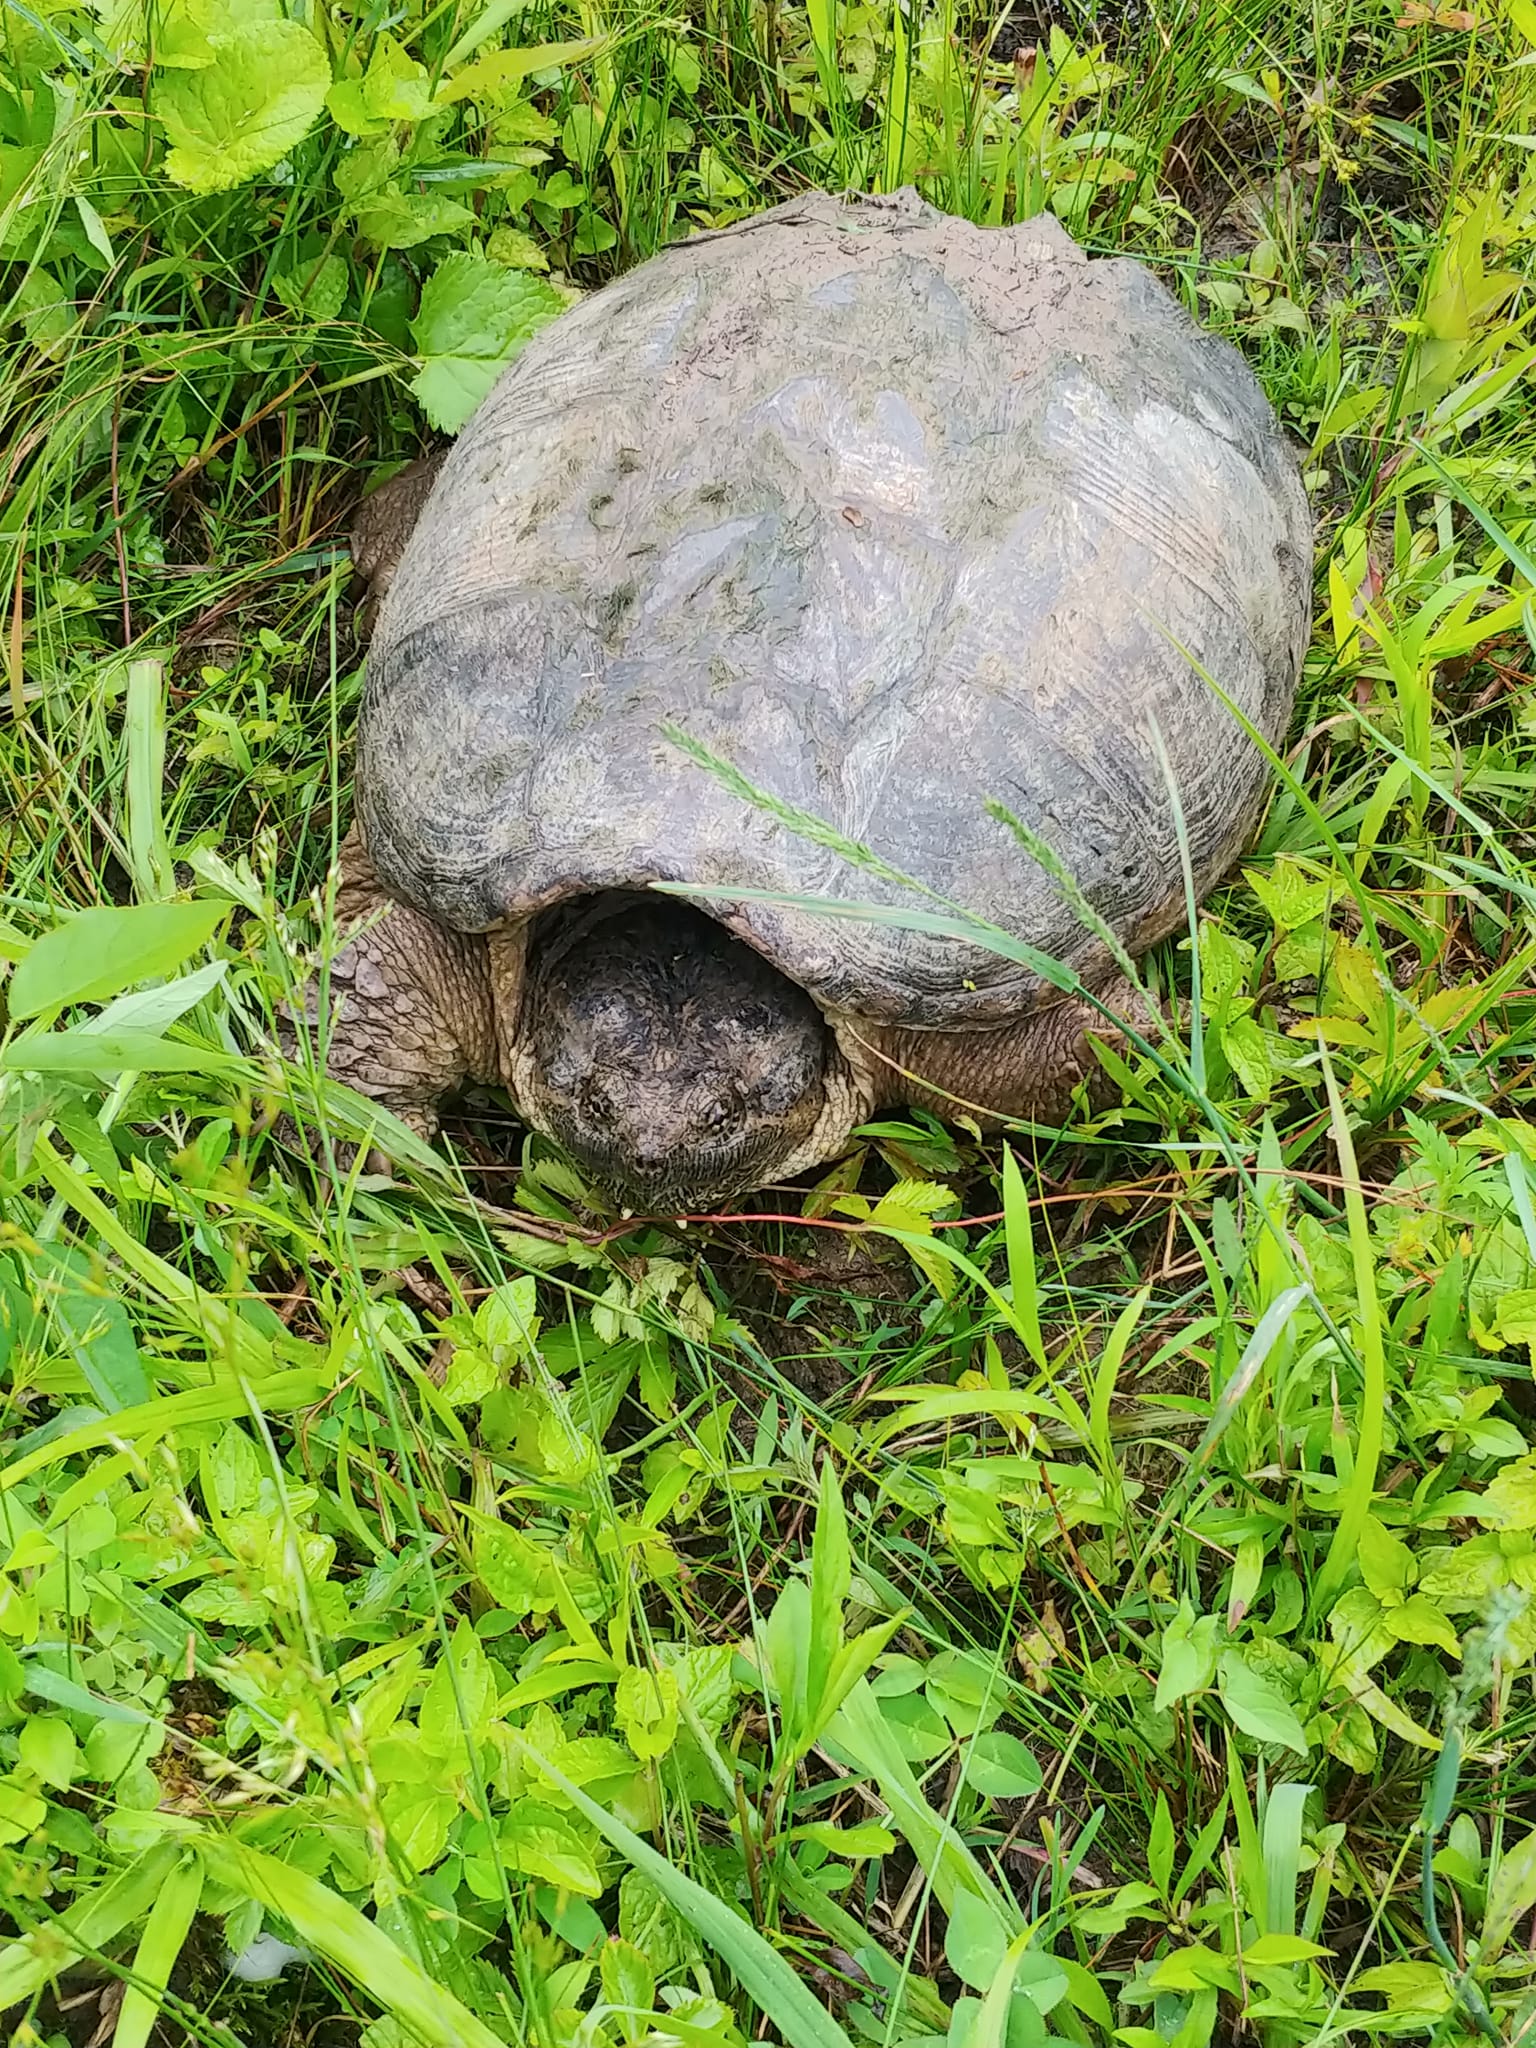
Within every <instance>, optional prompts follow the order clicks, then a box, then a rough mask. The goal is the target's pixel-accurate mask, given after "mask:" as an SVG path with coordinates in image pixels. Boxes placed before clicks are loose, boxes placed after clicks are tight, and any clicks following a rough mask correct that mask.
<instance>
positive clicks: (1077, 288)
mask: <svg viewBox="0 0 1536 2048" xmlns="http://www.w3.org/2000/svg"><path fill="white" fill-rule="evenodd" d="M1310 568H1311V522H1310V517H1309V513H1308V507H1307V502H1306V497H1305V493H1304V492H1303V490H1302V487H1301V483H1300V480H1299V477H1298V474H1297V470H1296V465H1295V463H1294V461H1293V459H1292V457H1291V455H1290V454H1289V452H1288V450H1287V448H1286V445H1285V443H1284V441H1283V438H1282V435H1281V432H1280V428H1279V425H1278V422H1277V421H1276V419H1275V417H1274V414H1273V413H1272V411H1271V410H1270V407H1269V405H1268V403H1267V401H1266V400H1265V398H1264V396H1263V394H1262V392H1261V391H1260V389H1259V386H1258V384H1257V383H1256V382H1255V380H1254V378H1253V376H1252V375H1251V373H1250V372H1249V370H1248V369H1247V367H1246V366H1245V364H1244V363H1243V361H1242V359H1241V357H1240V356H1239V355H1238V354H1237V353H1236V351H1235V350H1234V349H1232V348H1231V347H1230V346H1228V345H1227V344H1226V343H1225V342H1222V341H1220V340H1218V339H1216V338H1215V337H1213V336H1210V335H1208V334H1205V333H1203V332H1202V331H1201V330H1200V329H1199V328H1198V327H1197V326H1196V325H1195V324H1194V323H1193V322H1192V321H1191V320H1190V319H1189V317H1188V316H1187V315H1186V314H1185V312H1184V311H1183V310H1182V308H1181V307H1180V306H1179V305H1178V304H1177V303H1176V302H1175V301H1174V299H1173V298H1171V297H1170V296H1169V294H1168V293H1167V291H1166V290H1165V289H1164V288H1163V286H1162V285H1161V284H1160V283H1158V281H1157V280H1156V279H1155V278H1154V277H1153V276H1152V275H1151V274H1150V273H1149V272H1148V271H1147V270H1145V269H1144V268H1142V267H1141V266H1140V265H1138V264H1136V263H1133V262H1129V261H1125V260H1110V261H1090V260H1089V259H1088V258H1087V257H1086V256H1085V255H1084V254H1083V252H1082V251H1081V250H1080V249H1079V248H1078V247H1077V246H1076V244H1075V243H1074V242H1073V241H1072V240H1071V239H1070V237H1069V236H1068V235H1067V234H1066V232H1065V231H1064V230H1063V229H1062V228H1061V227H1060V226H1059V225H1058V224H1057V223H1056V222H1055V221H1053V220H1051V219H1048V218H1047V219H1040V220H1036V221H1031V222H1029V223H1028V224H1026V225H1024V226H1021V227H1014V228H991V229H988V228H978V227H974V226H971V225H969V224H968V223H966V222H964V221H960V220H956V219H952V218H949V217H947V216H944V215H941V214H939V213H937V212H935V211H934V210H933V209H932V208H931V207H929V206H928V205H927V204H926V203H925V202H924V201H922V200H921V199H919V198H918V197H917V196H916V195H915V194H913V193H900V194H897V195H895V196H893V197H891V198H885V199H873V200H861V201H853V202H849V201H844V200H840V199H835V198H832V197H830V196H827V195H824V194H817V195H813V196H811V197H809V198H806V199H802V200H796V201H794V202H792V203H791V204H789V205H787V206H782V207H779V208H777V209H775V210H774V211H773V212H770V213H767V214H763V215H760V216H758V217H757V218H756V219H754V220H751V221H749V222H746V223H745V224H743V225H742V226H740V227H736V228H732V229H728V230H726V231H724V232H722V233H715V234H707V235H701V236H698V237H696V238H694V239H692V240H690V241H687V242H684V243H681V244H679V245H677V246H675V247H672V248H669V249H667V250H665V251H664V252H663V253H661V254H660V255H658V256H656V257H654V258H652V259H651V260H650V261H649V262H646V263H644V264H642V265H640V266H639V267H638V268H637V269H635V270H634V271H632V272H631V273H630V274H629V275H627V276H626V277H624V278H622V279H620V280H619V281H617V282H616V283H614V284H611V285H609V286H607V287H606V288H605V289H603V290H601V291H598V292H595V293H594V294H592V296H590V297H589V298H587V299H586V300H584V301H583V302H581V303H580V304H578V305H577V306H575V307H574V308H573V309H572V310H570V311H569V312H567V313H565V314H564V315H563V316H562V317H561V318H560V319H558V320H557V321H555V322H554V323H553V324H552V325H550V326H548V327H546V328H545V329H544V330H543V331H542V332H541V333H540V334H538V335H537V336H536V337H535V339H534V340H533V341H531V342H530V343H529V344H528V346H527V347H526V348H525V349H524V350H523V352H522V354H521V355H520V356H519V357H518V358H517V360H516V361H515V362H514V363H513V364H512V366H511V367H510V368H509V369H508V370H507V371H506V373H505V374H504V375H503V376H502V378H501V380H500V382H499V383H498V384H497V385H496V387H495V389H494V390H493V391H492V392H491V394H490V396H489V397H488V398H487V399H486V401H485V403H484V404H483V405H482V406H481V408H480V410H479V411H478V412H477V413H476V415H475V417H474V419H473V420H472V421H471V422H470V424H469V426H468V427H467V428H466V430H465V432H464V433H463V435H462V436H461V438H460V440H459V441H458V443H457V445H456V446H455V447H454V449H453V451H452V453H451V454H450V456H449V458H448V460H447V462H446V464H445V466H444V468H443V471H442V473H441V476H440V477H439V479H438V482H437V485H436V488H435V489H434V491H433V492H432V495H431V498H430V500H429V502H428V504H427V507H426V510H425V512H424V513H423V515H422V517H421V520H420V522H419V524H418V525H417V527H416V529H415V532H414V534H413V537H412V539H411V541H410V543H409V545H408V547H407V549H406V552H405V555H404V557H403V559H402V561H401V563H400V566H399V570H398V573H397V575H396V577H395V581H394V584H393V586H392V588H391V590H390V592H389V595H388V597H387V599H386V601H385V604H384V607H383V610H382V613H381V615H380V618H379V622H378V626H377V629H376V632H375V637H374V642H373V647H372V651H371V654H370V660H369V674H368V683H367V689H366V693H365V700H364V707H363V714H362V722H361V730H360V738H359V760H358V790H359V813H360V818H361V823H362V827H363V832H364V837H365V839H366V841H367V844H368V848H369V852H370V855H371V857H372V860H373V863H374V866H375V868H376V870H377V871H378V873H379V875H380V877H381V879H382V880H383V882H384V884H385V886H386V887H387V888H389V889H390V890H391V891H392V892H394V893H395V894H396V895H397V896H399V897H401V898H402V899H404V900H405V901H407V902H409V903H412V904H414V905H415V906H416V907H417V908H418V909H420V910H422V911H425V912H426V913H427V914H429V915H431V916H433V917H435V918H437V919H439V920H440V921H441V922H442V923H444V924H446V925H449V926H452V927H456V928H458V929H460V930H463V931H485V930H490V929H492V928H494V927H497V926H503V925H507V924H509V923H515V922H516V921H518V920H522V919H526V918H527V917H529V916H530V915H532V914H533V913H534V912H536V911H538V910H540V909H541V908H543V907H545V906H547V905H549V904H552V903H555V902H557V901H559V900H560V899H561V898H563V897H567V896H570V895H573V894H577V893H582V892H587V891H595V890H599V889H609V888H639V887H643V886H645V885H647V884H649V883H652V882H656V881H667V882H676V883H684V884H696V885H700V886H701V887H703V888H706V889H714V890H716V891H720V890H735V889H741V890H753V891H767V892H770V894H772V895H774V896H776V897H777V898H779V899H784V898H795V899H814V900H811V901H807V900H801V901H799V902H786V901H783V900H779V901H775V902H760V901H751V900H743V899H741V898H736V899H734V900H731V901H721V900H714V901H711V902H710V903H709V905H708V907H709V908H710V909H711V910H712V911H713V912H714V914H716V915H718V916H720V917H721V918H723V919H724V921H725V922H726V923H728V924H729V925H730V926H731V927H732V928H733V929H735V930H737V931H739V932H740V933H741V934H742V935H743V936H744V937H745V938H747V939H748V940H749V941H750V942H751V943H752V944H753V945H755V946H757V947H758V948H759V949H760V950H761V951H762V952H763V953H764V954H766V955H767V956H768V958H769V959H771V960H772V961H773V962H774V963H775V964H776V965H777V966H779V967H780V968H781V969H782V970H783V971H784V972H785V973H786V974H788V975H789V976H791V977H792V978H793V979H794V980H795V981H797V982H799V983H800V984H801V985H802V986H803V987H805V988H806V989H807V990H808V991H809V992H810V994H811V995H812V996H813V997H814V998H815V999H816V1001H817V1002H819V1003H820V1004H821V1005H822V1007H823V1008H824V1009H826V1010H827V1011H829V1012H831V1013H832V1014H834V1015H847V1016H853V1017H864V1018H869V1019H871V1020H882V1021H892V1022H902V1023H906V1024H908V1025H914V1026H926V1027H931V1028H940V1029H943V1028H950V1029H955V1028H965V1027H967V1026H970V1025H986V1024H989V1023H996V1022H999V1021H1001V1020H1003V1019H1006V1018H1009V1017H1012V1016H1015V1015H1018V1014H1020V1013H1022V1012H1023V1011H1025V1010H1027V1009H1029V1008H1030V1007H1031V1006H1033V1005H1035V1004H1036V1003H1038V1002H1040V1001H1041V1000H1049V999H1050V998H1051V996H1052V994H1053V991H1052V989H1051V987H1050V985H1049V983H1048V982H1046V981H1042V979H1041V977H1040V975H1039V974H1038V973H1037V972H1036V971H1035V970H1034V969H1033V968H1032V967H1031V966H1030V965H1028V964H1025V963H1022V962H1021V961H1020V960H1019V959H1018V958H1017V957H1014V958H1005V957H1002V956H1001V955H999V954H998V953H997V952H995V951H992V950H990V949H989V948H988V947H986V946H985V945H980V944H971V943H970V942H969V941H968V940H962V939H959V938H956V937H954V936H952V935H945V934H944V933H941V932H934V931H932V930H929V931H922V930H916V929H912V928H910V927H904V926H903V925H902V923H901V922H900V921H899V916H898V917H897V918H895V919H892V918H891V917H890V916H884V917H880V918H876V919H867V918H862V917H852V918H850V917H848V916H832V917H829V916H827V915H826V914H824V913H823V912H822V911H819V910H818V909H817V908H816V907H815V904H816V901H822V902H827V901H830V902H832V903H841V904H843V905H845V906H847V905H861V904H862V905H868V904H873V905H878V906H883V907H884V908H885V909H886V910H887V911H888V912H889V911H896V912H901V911H905V910H911V909H914V908H915V909H918V910H920V911H926V912H929V913H933V912H934V911H936V910H937V911H941V912H942V911H944V910H945V908H946V906H956V907H958V908H960V909H961V910H963V911H965V912H967V913H971V914H973V915H975V916H979V917H981V918H983V919H985V920H987V921H988V922H989V923H991V924H992V925H994V926H996V927H999V928H1001V930H1002V931H1004V932H1005V933H1007V934H1009V935H1011V936H1013V937H1014V938H1017V939H1020V940H1023V941H1026V942H1028V944H1029V945H1031V946H1034V947H1037V948H1039V949H1041V950H1043V951H1044V952H1046V953H1048V954H1051V955H1053V956H1055V957H1056V958H1057V959H1059V960H1061V961H1064V962H1065V963H1067V964H1068V965H1070V966H1071V967H1073V968H1074V969H1076V970H1077V971H1078V972H1080V973H1081V974H1083V975H1084V977H1085V978H1087V979H1091V978H1092V977H1093V976H1094V975H1095V974H1097V973H1099V972H1100V971H1101V970H1102V968H1103V965H1104V962H1105V953H1104V948H1103V945H1102V942H1101V940H1100V939H1098V938H1095V937H1094V936H1093V934H1092V932H1091V930H1090V928H1089V925H1090V924H1091V922H1092V920H1091V919H1090V920H1089V922H1088V923H1085V922H1084V920H1083V917H1082V913H1081V904H1080V901H1079V902H1076V903H1075V902H1074V898H1075V897H1077V898H1080V899H1086V902H1087V904H1088V905H1091V906H1092V910H1093V912H1094V913H1096V915H1097V918H1098V919H1100V920H1102V921H1103V922H1104V923H1106V924H1107V925H1108V926H1109V927H1111V928H1112V929H1113V931H1114V933H1115V934H1116V936H1117V937H1118V938H1119V939H1120V940H1121V941H1122V942H1123V943H1124V944H1125V945H1127V946H1129V947H1130V949H1131V950H1132V951H1135V950H1137V949H1138V948H1139V947H1141V946H1142V945H1144V944H1147V943H1149V942H1150V941H1151V940H1152V939H1153V938H1155V937H1158V936H1161V935H1162V934H1163V933H1164V932H1166V931H1167V930H1169V929H1171V928H1172V927H1173V926H1174V925H1175V924H1177V923H1178V922H1180V921H1181V920H1182V918H1183V916H1184V902H1185V893H1184V875H1183V867H1182V864H1181V854H1180V844H1179V842H1180V835H1181V834H1182V835H1183V838H1184V841H1185V844H1186V845H1187V848H1188V852H1189V857H1190V861H1191V865H1192V868H1193V874H1194V881H1195V885H1196V887H1197V889H1198V888H1204V887H1205V886H1207V885H1208V884H1209V883H1210V882H1211V881H1213V880H1214V879H1216V878H1217V877H1218V876H1219V874H1220V873H1221V872H1222V870H1223V869H1225V868H1226V867H1227V866H1228V865H1229V863H1230V861H1231V860H1232V859H1233V858H1234V857H1235V855H1236V854H1237V852H1238V851H1239V850H1240V848H1241V845H1242V843H1243V841H1244V839H1245V837H1246V835H1247V834H1248V833H1249V832H1250V831H1251V829H1252V827H1253V824H1254V821H1255V818H1256V814H1257V811H1258V808H1259V806H1260V804H1261V802H1262V800H1263V795H1264V790H1265V786H1266V779H1267V771H1266V762H1265V757H1264V754H1263V751H1262V749H1261V748H1260V747H1259V746H1258V745H1257V744H1256V743H1255V740H1254V738H1253V736H1252V735H1253V734H1254V733H1257V734H1259V735H1261V736H1262V737H1263V738H1264V739H1265V740H1266V741H1268V742H1271V743H1273V742H1276V741H1277V740H1278V739H1279V738H1280V737H1281V735H1282V734H1283V732H1284V729H1285V726H1286V723H1287V720H1288V718H1289V715H1290V710H1291V705H1292V700H1293V697H1294V693H1295V686H1296V681H1297V675H1298V671H1299V667H1300V662H1301V656H1302V651H1303V648H1304V646H1305V643H1306V639H1307V634H1308V629H1309V623H1310V618H1309V602H1310ZM701 752H702V753H704V754H707V755H708V756H710V757H713V758H714V760H715V761H717V762H720V763H726V764H729V767H730V769H731V770H732V771H734V773H733V774H724V773H722V772H720V770H719V769H717V768H712V767H711V766H709V765H707V764H706V763H704V762H701V760H700V758H699V755H700V753H701ZM753 792H755V793H756V798H755V797H754V795H753ZM758 798H760V799H762V801H759V800H756V799H758ZM999 812H1002V813H1006V814H1008V816H1000V815H999ZM1008 817H1012V818H1013V819H1015V820H1017V821H1018V823H1019V824H1020V825H1021V826H1023V827H1024V828H1025V832H1024V834H1023V835H1022V836H1021V835H1020V834H1019V833H1017V832H1015V831H1014V830H1013V829H1012V828H1011V826H1010V824H1009V822H1008ZM807 819H809V820H815V821H819V824H818V826H817V827H816V829H808V828H807V824H806V820H807ZM861 848H862V849H867V851H868V854H869V855H871V856H873V857H874V859H873V863H872V864H871V862H869V861H866V860H865V859H864V858H862V857H861V855H860V853H859V851H858V849H861ZM1042 848H1045V849H1049V855H1048V856H1047V857H1044V858H1041V857H1040V853H1041V849H1042ZM1058 866H1059V869H1062V870H1065V871H1066V873H1067V874H1068V875H1070V877H1071V883H1070V884H1064V883H1063V881H1062V878H1061V874H1060V873H1059V872H1057V873H1053V872H1052V870H1053V867H1058ZM913 884H915V885H916V889H915V890H914V888H913V887H912V886H911V885H913ZM935 898H937V899H939V901H938V902H937V903H936V902H935V900H934V899H935Z"/></svg>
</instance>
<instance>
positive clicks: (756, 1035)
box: [519, 896, 830, 1215]
mask: <svg viewBox="0 0 1536 2048" xmlns="http://www.w3.org/2000/svg"><path fill="white" fill-rule="evenodd" d="M520 1036H521V1038H522V1040H523V1045H522V1052H523V1055H524V1057H523V1059H522V1061H521V1062H520V1066H521V1073H522V1077H523V1086H522V1088H521V1090H520V1093H521V1094H522V1095H523V1096H524V1097H525V1098H526V1099H524V1100H522V1101H521V1102H520V1105H519V1106H520V1107H521V1109H522V1111H523V1113H524V1115H525V1116H526V1117H527V1118H528V1120H529V1122H530V1123H532V1124H533V1125H534V1126H535V1128H536V1129H538V1130H541V1131H543V1132H544V1133H545V1134H546V1135H547V1136H548V1137H551V1138H553V1139H554V1140H555V1142H556V1143H557V1144H558V1145H560V1146H561V1148H562V1149H563V1150H564V1151H566V1152H568V1153H569V1154H570V1156H571V1158H572V1159H573V1160H574V1161H575V1163H576V1164H577V1165H578V1166H579V1167H580V1168H581V1169H582V1170H583V1171H584V1172H585V1173H586V1174H587V1175H589V1176H590V1178H591V1179H592V1180H593V1181H594V1182H595V1183H596V1184H597V1185H598V1186H600V1187H601V1188H603V1189H604V1191H605V1192H606V1193H608V1194H609V1195H611V1196H613V1197H614V1198H616V1199H617V1200H618V1201H620V1202H622V1203H623V1204H625V1205H626V1206H627V1207H629V1208H632V1209H635V1210H637V1211H640V1212H642V1213H644V1214H647V1215H684V1214H689V1213H694V1212H697V1211H700V1210H705V1209H712V1208H718V1207H719V1206H720V1204H721V1203H722V1202H725V1201H728V1200H730V1198H731V1197H732V1196H734V1195H738V1194H741V1193H742V1192H743V1191H744V1190H745V1189H748V1188H757V1187H761V1186H763V1185H764V1184H765V1183H766V1182H768V1181H772V1180H774V1179H776V1178H778V1177H779V1176H780V1175H781V1174H782V1173H783V1172H784V1171H785V1169H786V1167H787V1166H788V1163H789V1162H790V1161H791V1160H793V1159H794V1158H795V1155H796V1154H797V1153H800V1152H802V1151H803V1150H804V1148H805V1146H806V1143H807V1141H808V1140H809V1139H810V1137H811V1135H812V1133H813V1131H814V1130H815V1128H816V1125H817V1123H818V1121H819V1120H820V1119H821V1116H822V1112H823V1109H824V1107H825V1103H826V1093H827V1065H828V1058H829V1045H830V1034H829V1031H828V1028H827V1024H826V1020H825V1019H824V1018H823V1016H822V1014H821V1012H820V1011H819V1010H818V1009H817V1007H816V1005H815V1004H814V1003H813V1002H812V1001H811V999H810V997H809V996H808V995H807V994H806V993H805V991H804V990H803V989H801V988H797V987H796V986H795V984H794V983H793V982H791V981H789V980H787V979H786V978H785V977H784V976H783V975H782V974H780V973H778V972H777V971H776V969H774V968H772V967H770V966H769V964H768V962H767V961H766V960H764V959H763V958H762V957H761V955H760V954H757V953H755V952H753V950H752V949H751V947H749V946H747V945H745V944H743V943H742V941H741V940H739V939H736V938H733V937H732V935H731V934H730V933H729V932H728V931H726V930H725V929H724V927H723V926H721V925H719V924H717V923H716V922H715V921H714V919H713V918H709V917H706V916H704V915H703V914H702V913H701V912H699V911H697V910H694V909H691V908H689V907H688V906H687V905H684V904H681V903H676V902H673V901H671V900H669V899H666V898H662V897H654V896H652V897H647V896H628V897H616V898H596V899H590V900H589V901H588V902H587V903H585V904H581V905H577V906H575V907H574V908H573V909H571V908H567V909H563V910H561V911H557V912H554V913H551V914H549V915H548V916H547V917H546V919H545V920H544V922H543V924H542V926H541V927H540V928H539V929H537V930H536V931H535V934H534V937H533V943H532V946H531V948H530V953H529V961H528V974H527V980H526V982H525V984H524V995H523V1005H522V1015H521V1031H520Z"/></svg>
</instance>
